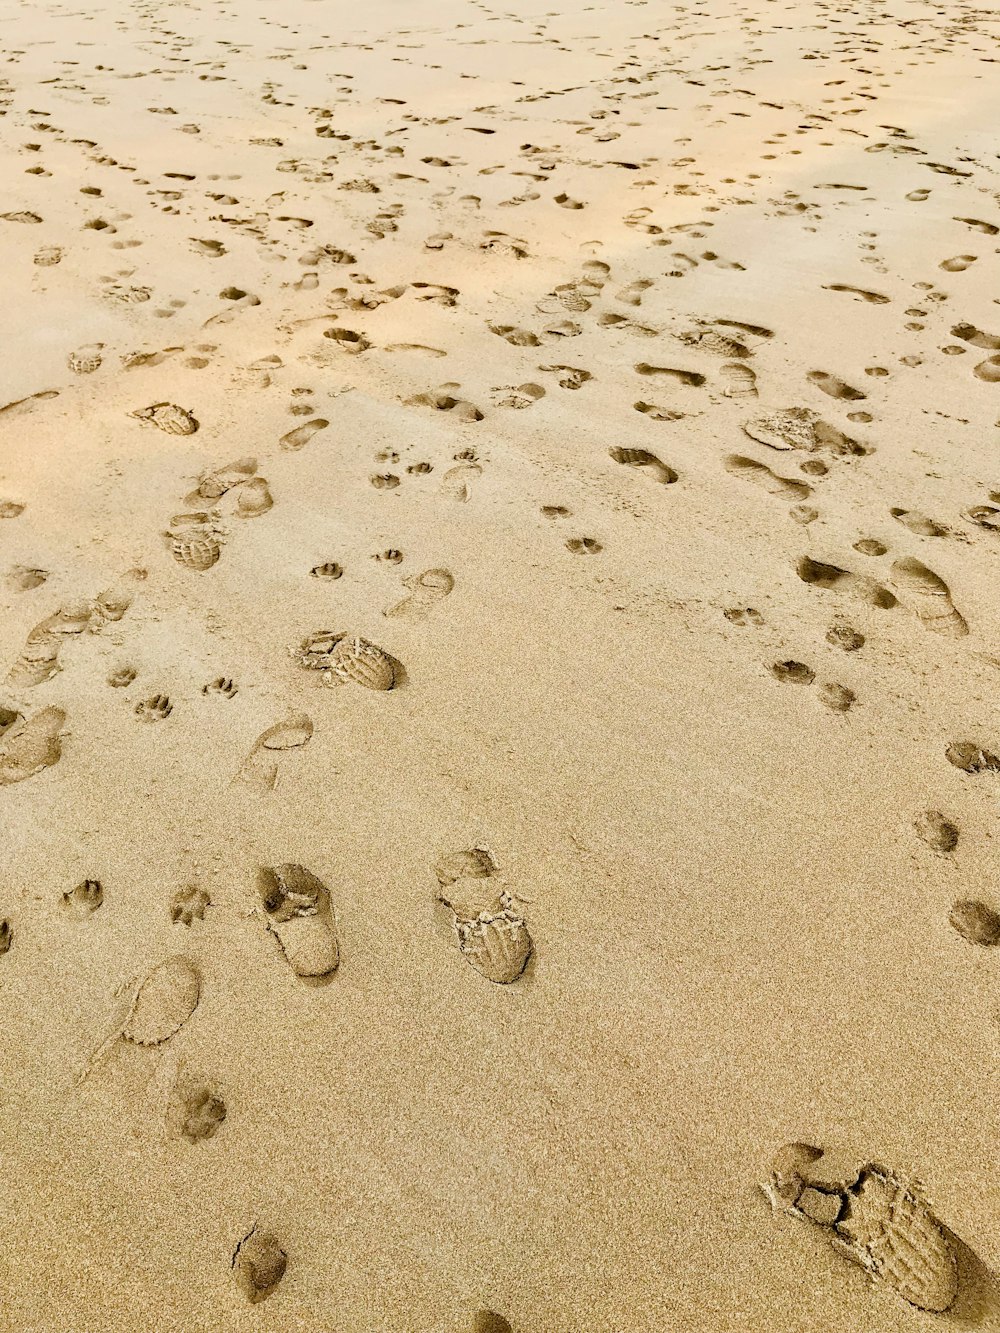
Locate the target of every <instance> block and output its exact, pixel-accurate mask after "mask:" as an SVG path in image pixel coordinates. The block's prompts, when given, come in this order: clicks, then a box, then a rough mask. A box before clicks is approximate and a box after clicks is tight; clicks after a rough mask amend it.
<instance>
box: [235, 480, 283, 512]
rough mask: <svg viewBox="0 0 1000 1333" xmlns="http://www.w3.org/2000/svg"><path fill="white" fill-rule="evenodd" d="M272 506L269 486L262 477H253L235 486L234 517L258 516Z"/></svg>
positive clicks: (272, 499)
mask: <svg viewBox="0 0 1000 1333" xmlns="http://www.w3.org/2000/svg"><path fill="white" fill-rule="evenodd" d="M273 507H274V497H273V496H272V494H271V488H270V486H269V485H268V483H267V480H266V478H264V477H253V478H251V480H250V481H245V482H243V483H242V485H240V486H238V487H237V488H236V517H237V518H260V516H261V514H266V513H267V512H268V510H269V509H272V508H273Z"/></svg>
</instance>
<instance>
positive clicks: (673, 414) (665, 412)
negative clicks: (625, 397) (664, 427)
mask: <svg viewBox="0 0 1000 1333" xmlns="http://www.w3.org/2000/svg"><path fill="white" fill-rule="evenodd" d="M632 406H633V408H634V409H635V410H636V412H641V413H642V414H643V416H646V417H649V418H650V420H652V421H681V420H683V418H684V416H685V415H686V414H685V413H684V412H677V411H675V410H674V409H673V408H670V407H661V406H660V405H659V403H645V402H642V401H641V400H640V401H639V402H638V403H633V404H632Z"/></svg>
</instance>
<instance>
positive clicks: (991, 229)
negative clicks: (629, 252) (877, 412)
mask: <svg viewBox="0 0 1000 1333" xmlns="http://www.w3.org/2000/svg"><path fill="white" fill-rule="evenodd" d="M954 221H955V222H964V223H965V225H966V226H967V227H971V228H972V230H973V231H978V232H982V234H983V235H984V236H996V235H997V234H1000V227H995V226H994V225H993V223H992V222H980V221H979V219H978V218H955V219H954ZM35 262H36V263H37V262H38V261H37V260H36V261H35Z"/></svg>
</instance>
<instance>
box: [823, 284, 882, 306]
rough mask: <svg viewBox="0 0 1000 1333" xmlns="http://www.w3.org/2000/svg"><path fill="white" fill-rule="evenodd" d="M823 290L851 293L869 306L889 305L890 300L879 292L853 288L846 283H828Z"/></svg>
mask: <svg viewBox="0 0 1000 1333" xmlns="http://www.w3.org/2000/svg"><path fill="white" fill-rule="evenodd" d="M823 290H824V291H827V292H849V293H850V294H851V296H857V297H859V298H860V299H861V300H862V301H867V302H868V304H869V305H888V304H889V300H890V298H889V297H888V296H882V295H881V293H879V292H869V291H866V290H865V289H864V288H863V287H851V286H849V285H848V284H847V283H844V282H831V283H826V284H824V287H823Z"/></svg>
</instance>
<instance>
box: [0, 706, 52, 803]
mask: <svg viewBox="0 0 1000 1333" xmlns="http://www.w3.org/2000/svg"><path fill="white" fill-rule="evenodd" d="M65 722H66V714H65V713H64V712H63V710H62V709H61V708H53V707H50V708H43V709H41V711H40V712H38V713H35V714H34V715H33V716H32V717H30V718H28V720H27V721H26V722H24V723H22V724H21V725H20V726H18V727H12V728H11V730H10V731H9V732H8V733H7V734H5V735H4V737H3V739H2V740H0V786H9V785H10V784H11V783H15V782H23V781H24V780H25V779H26V778H30V777H34V776H35V774H36V773H41V772H42V770H43V769H46V768H51V767H52V765H53V764H55V763H58V761H59V759H60V758H61V756H62V737H63V726H64V725H65Z"/></svg>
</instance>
